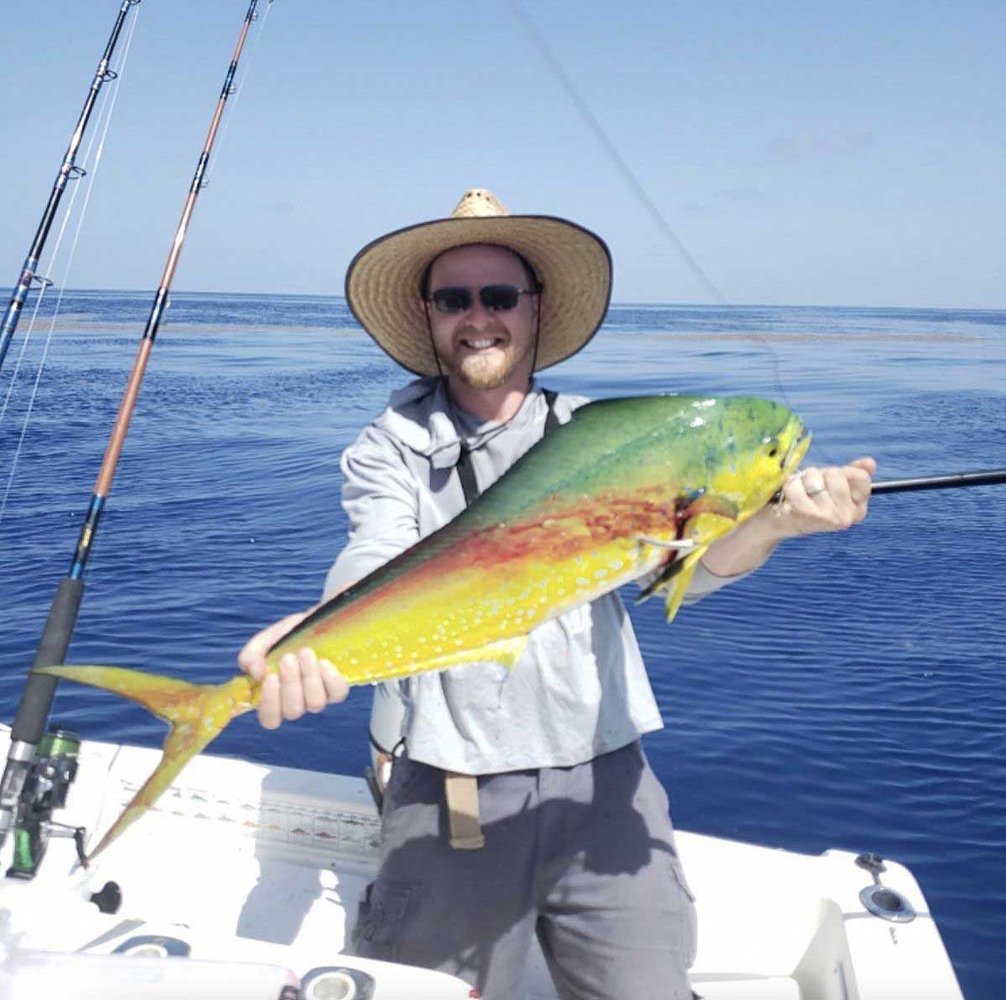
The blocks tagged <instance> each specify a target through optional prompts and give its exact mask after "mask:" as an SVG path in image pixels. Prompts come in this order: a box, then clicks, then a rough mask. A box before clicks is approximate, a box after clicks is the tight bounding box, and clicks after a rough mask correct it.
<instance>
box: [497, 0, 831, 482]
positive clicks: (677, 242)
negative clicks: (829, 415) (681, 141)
mask: <svg viewBox="0 0 1006 1000" xmlns="http://www.w3.org/2000/svg"><path fill="white" fill-rule="evenodd" d="M510 6H511V9H512V10H513V12H514V14H515V16H516V18H517V20H518V22H519V23H520V24H521V26H522V27H523V28H524V30H525V31H526V32H527V35H528V37H529V38H530V39H531V41H532V42H533V43H534V45H535V46H536V47H537V49H538V50H539V52H540V53H541V54H542V56H543V57H544V60H545V62H546V64H547V65H548V67H549V69H551V71H552V73H553V74H554V76H555V77H556V79H557V80H558V81H559V84H560V85H561V87H562V89H563V90H564V91H565V93H566V95H567V96H568V97H569V99H570V100H571V101H572V102H573V105H574V106H575V107H576V109H577V111H578V112H579V113H580V115H581V116H582V118H583V120H584V121H585V122H586V124H587V126H588V127H589V128H590V130H591V132H593V134H594V136H595V138H596V139H597V141H598V142H599V144H600V145H601V148H602V149H603V150H604V151H605V153H606V154H607V155H608V157H609V158H610V160H611V162H612V163H613V164H614V166H615V168H616V170H617V171H618V173H619V174H620V175H621V176H622V179H623V180H624V181H625V182H626V184H628V186H629V188H630V189H631V191H632V193H633V194H634V195H635V197H636V199H637V200H638V201H639V202H640V204H641V205H642V206H643V208H644V209H645V211H646V213H647V215H649V217H650V219H651V220H652V221H653V223H654V224H655V225H656V227H657V229H658V230H659V231H660V232H661V233H662V234H663V235H664V237H665V238H666V239H667V240H668V241H669V242H670V244H671V245H672V246H673V247H674V249H675V250H676V251H677V253H678V255H679V256H680V257H681V259H682V260H683V261H684V262H685V264H686V265H687V266H688V268H689V270H690V271H691V272H692V274H693V275H694V276H695V277H696V278H697V279H698V281H699V282H700V283H701V284H702V286H703V287H704V288H705V289H706V291H707V292H708V293H709V295H710V297H711V298H712V299H713V301H714V302H715V303H716V304H717V305H720V306H724V307H730V306H731V305H732V303H731V302H730V300H729V299H728V298H727V297H726V296H725V295H724V294H723V293H722V292H721V291H720V290H719V288H718V287H717V285H716V284H715V283H714V282H713V280H712V279H711V278H710V277H709V275H708V274H707V273H706V272H705V270H704V269H703V267H702V266H701V265H700V264H699V262H698V261H697V260H696V259H695V257H694V256H693V255H692V253H691V252H690V251H689V250H688V248H687V247H686V246H685V244H684V241H683V240H682V239H681V237H680V236H678V234H677V233H676V232H675V230H674V228H673V227H672V226H671V224H670V223H669V222H668V221H667V218H666V216H665V215H664V213H663V212H662V211H661V210H660V208H659V206H658V205H657V204H656V202H655V201H654V200H653V199H652V198H651V197H650V195H649V194H648V192H647V190H646V188H645V187H644V186H643V184H642V182H641V181H640V180H639V178H638V177H637V176H636V174H635V172H634V171H633V169H632V168H631V167H630V166H629V164H628V163H627V162H626V160H625V158H624V157H623V156H622V154H621V153H620V152H619V151H618V147H617V146H616V145H615V143H614V142H613V141H612V139H611V137H610V136H609V135H608V133H607V131H606V130H605V128H604V126H603V125H602V124H601V122H600V121H599V120H598V118H597V116H596V115H595V114H594V112H593V111H592V110H591V108H590V105H589V104H588V103H587V101H586V100H585V99H584V97H583V96H582V94H581V93H580V92H579V90H578V89H577V87H576V85H575V84H574V82H573V80H572V78H571V77H570V75H569V74H568V73H567V72H566V70H565V68H564V67H563V65H562V63H561V62H560V60H559V57H558V56H557V55H556V54H555V52H554V51H553V49H552V48H551V46H550V45H549V44H548V42H547V40H546V39H545V37H544V35H543V34H542V33H541V32H540V31H539V30H538V28H537V25H535V23H534V21H533V20H532V19H531V17H530V15H529V14H528V13H527V12H526V11H525V10H524V9H523V7H522V6H521V4H520V3H519V0H512V2H511V5H510ZM744 336H745V337H748V338H750V339H751V340H753V341H755V342H756V343H758V344H759V345H761V346H762V347H763V348H765V350H767V351H768V356H769V359H770V361H771V365H772V373H773V378H774V381H775V388H776V390H777V391H778V393H779V394H780V396H782V399H783V402H784V403H785V404H786V405H787V406H789V407H790V409H792V406H791V405H790V402H789V396H788V393H787V392H786V389H785V387H784V385H783V377H782V367H781V365H780V360H779V353H778V351H777V350H776V349H775V347H774V346H773V344H772V343H771V342H770V341H769V339H768V338H767V337H765V336H762V335H760V334H758V333H754V332H750V333H747V334H745V335H744ZM818 450H819V451H821V452H822V454H823V451H824V449H822V448H820V447H819V448H818ZM825 459H826V460H828V459H827V456H825ZM828 461H830V460H828ZM832 464H836V465H843V464H844V463H842V462H834V463H832Z"/></svg>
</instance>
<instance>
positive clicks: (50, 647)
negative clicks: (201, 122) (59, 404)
mask: <svg viewBox="0 0 1006 1000" xmlns="http://www.w3.org/2000/svg"><path fill="white" fill-rule="evenodd" d="M259 2H260V0H250V2H249V4H248V10H247V12H246V13H245V17H244V20H243V22H242V26H241V31H240V33H239V35H238V39H237V43H236V45H235V48H234V53H233V55H232V56H231V61H230V63H229V65H228V69H227V74H226V76H225V78H224V85H223V87H222V89H221V91H220V95H219V97H218V99H217V103H216V107H215V110H214V113H213V117H212V119H211V121H210V127H209V130H208V132H207V134H206V139H205V140H204V142H203V146H202V150H201V152H200V154H199V159H198V162H197V164H196V169H195V172H194V174H193V176H192V181H191V182H190V184H189V191H188V196H187V197H186V200H185V205H184V207H183V209H182V214H181V218H180V219H179V222H178V225H177V227H176V229H175V234H174V239H173V241H172V243H171V247H170V250H169V252H168V257H167V261H166V262H165V265H164V270H163V272H162V274H161V280H160V283H159V285H158V289H157V294H156V296H155V298H154V304H153V306H152V308H151V310H150V315H149V317H148V319H147V323H146V326H145V327H144V331H143V336H142V338H141V341H140V345H139V348H138V350H137V353H136V357H135V360H134V362H133V367H132V370H131V371H130V374H129V378H128V380H127V382H126V388H125V391H124V392H123V395H122V401H121V403H120V404H119V411H118V414H117V415H116V418H115V422H114V424H113V426H112V430H111V433H110V435H109V438H108V444H107V445H106V448H105V455H104V458H103V459H102V463H101V468H100V470H99V472H98V478H97V481H96V483H95V486H94V491H93V493H92V496H91V502H90V504H89V505H88V509H87V513H86V515H85V517H84V523H83V525H82V527H81V531H80V535H79V537H78V541H77V546H76V550H75V551H74V555H73V559H72V562H71V564H70V568H69V571H68V573H67V575H66V576H65V577H64V578H63V580H62V581H61V582H60V584H59V586H58V588H57V590H56V595H55V597H54V598H53V601H52V605H51V607H50V610H49V616H48V618H47V620H46V623H45V627H44V629H43V631H42V636H41V638H40V640H39V644H38V649H37V652H36V655H35V659H34V663H33V667H34V668H36V669H37V668H39V667H44V666H52V665H55V664H58V663H62V662H63V661H64V660H65V659H66V652H67V649H68V648H69V645H70V640H71V637H72V635H73V630H74V626H75V624H76V621H77V615H78V613H79V610H80V606H81V602H82V600H83V596H84V577H85V571H86V567H87V562H88V559H89V557H90V555H91V552H92V550H93V546H94V541H95V538H96V535H97V532H98V528H99V525H100V521H101V515H102V513H103V511H104V509H105V506H106V501H107V498H108V495H109V491H110V490H111V487H112V480H113V478H114V475H115V470H116V468H117V466H118V462H119V458H120V457H121V454H122V448H123V445H124V442H125V438H126V434H127V433H128V430H129V424H130V420H131V418H132V415H133V411H134V409H135V406H136V401H137V398H138V396H139V392H140V386H141V384H142V381H143V376H144V373H145V371H146V367H147V361H148V359H149V357H150V352H151V350H152V349H153V345H154V341H155V338H156V336H157V332H158V330H159V328H160V325H161V320H162V319H163V316H164V309H165V306H166V303H167V299H168V294H169V292H170V289H171V283H172V280H173V279H174V276H175V272H176V270H177V267H178V261H179V257H180V255H181V252H182V246H183V244H184V242H185V235H186V232H187V230H188V227H189V223H190V222H191V219H192V213H193V211H194V210H195V206H196V201H197V199H198V196H199V190H200V188H201V182H202V180H203V178H204V176H205V173H206V170H207V167H208V164H209V159H210V154H211V151H212V149H213V143H214V140H215V139H216V136H217V133H218V131H219V127H220V121H221V118H222V116H223V113H224V108H225V106H226V104H227V99H228V97H229V96H230V94H231V85H232V84H233V82H234V77H235V75H236V74H237V69H238V63H239V61H240V58H241V53H242V50H243V49H244V45H245V42H246V40H247V38H248V34H249V30H250V27H251V21H252V20H253V17H254V14H255V12H256V10H257V7H258V4H259ZM55 688H56V678H55V677H47V676H44V675H42V674H39V673H37V672H35V671H34V670H33V672H32V673H30V674H29V676H28V680H27V682H26V684H25V687H24V690H23V693H22V696H21V702H20V704H19V705H18V709H17V714H16V716H15V719H14V724H13V726H12V727H11V736H10V746H9V749H8V754H7V764H6V766H5V768H4V773H3V777H2V779H0V846H2V844H3V841H4V839H5V838H6V835H7V833H8V832H9V831H10V830H11V829H12V828H13V827H14V825H15V822H16V821H17V818H18V816H19V815H20V812H21V807H22V805H23V802H24V799H23V794H24V795H27V796H28V797H29V801H33V798H32V797H33V796H34V795H35V792H34V789H33V787H32V786H30V785H27V784H26V783H27V781H28V775H29V772H30V771H31V768H32V761H33V759H34V756H35V749H36V747H37V746H38V745H39V741H40V740H41V738H42V734H43V730H44V728H45V725H46V721H47V719H48V717H49V712H50V710H51V707H52V699H53V695H54V693H55Z"/></svg>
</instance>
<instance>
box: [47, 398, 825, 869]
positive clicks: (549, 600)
mask: <svg viewBox="0 0 1006 1000" xmlns="http://www.w3.org/2000/svg"><path fill="white" fill-rule="evenodd" d="M808 444H809V435H808V433H807V432H806V431H805V429H804V427H803V424H802V423H801V421H800V420H799V419H798V418H797V417H796V416H795V415H794V414H792V413H791V412H790V411H789V410H788V409H786V408H785V407H783V406H781V405H779V404H777V403H773V402H770V401H767V400H764V399H758V398H755V397H723V398H710V397H700V396H641V397H634V398H625V399H608V400H601V401H598V402H594V403H588V404H586V405H584V406H582V407H580V408H579V409H577V410H576V411H575V412H574V414H573V416H572V419H571V420H570V421H569V422H568V423H566V424H564V425H563V426H561V427H559V428H557V429H556V431H555V432H554V433H553V434H550V435H548V436H547V437H545V438H544V439H543V440H542V441H540V442H539V443H538V444H537V445H535V446H534V447H533V448H532V449H531V450H530V451H528V452H527V454H525V455H524V456H523V457H522V458H521V459H520V460H519V461H518V462H516V463H515V464H514V466H513V467H512V468H511V469H510V471H509V472H507V473H506V474H505V475H504V476H503V477H501V478H500V479H499V480H498V481H497V482H496V483H495V484H494V485H493V486H492V487H490V488H489V489H488V490H486V492H485V493H484V494H482V496H480V497H479V498H478V499H477V500H475V501H474V502H473V503H472V504H471V506H470V507H468V508H467V509H466V510H464V511H463V512H462V513H461V514H459V515H458V517H456V518H455V519H454V520H453V521H451V522H450V523H449V524H447V525H445V526H444V527H443V528H441V529H440V530H438V531H436V532H434V533H433V534H431V535H429V536H427V537H426V538H424V539H422V540H421V541H419V542H417V543H416V544H415V545H413V546H412V547H411V548H409V549H407V550H406V551H405V552H403V553H402V554H401V555H399V556H397V557H396V558H394V559H392V560H391V561H390V562H388V563H387V564H386V565H384V566H383V567H381V568H380V569H377V570H375V571H374V572H373V573H371V574H370V575H369V576H367V577H365V578H364V579H362V580H361V581H360V582H359V583H357V584H355V585H354V586H353V587H351V588H349V589H348V590H346V591H344V592H343V593H341V594H339V595H338V596H336V597H334V598H333V599H332V600H330V601H328V602H327V603H325V604H323V605H321V606H320V607H319V608H318V609H317V610H315V611H314V612H313V613H312V614H311V615H309V616H308V617H307V618H305V619H304V620H303V621H302V622H300V623H299V624H298V625H297V626H295V627H294V628H293V629H291V630H290V632H288V633H287V634H286V635H285V636H284V637H283V638H281V639H280V640H279V641H278V642H277V643H276V644H275V645H274V646H273V647H272V648H271V649H270V651H269V653H268V655H267V664H268V666H269V667H270V669H273V670H275V669H277V665H278V663H279V661H280V659H281V658H282V657H283V656H284V655H285V654H286V653H289V652H293V651H295V650H297V649H300V648H302V647H309V648H311V649H313V650H314V651H315V653H317V655H318V656H319V657H323V658H325V659H327V660H330V661H331V662H332V663H333V664H335V665H336V667H337V668H338V670H339V672H340V673H341V674H342V676H343V677H344V678H345V679H346V680H347V681H348V682H349V683H350V684H351V685H352V684H363V683H367V682H374V681H381V680H390V679H392V678H397V677H407V676H409V675H411V674H415V673H419V672H420V671H424V670H441V669H444V668H446V667H453V666H457V665H459V664H465V663H473V662H479V661H495V662H497V663H500V664H503V665H504V666H507V667H511V666H513V664H514V663H515V662H516V661H517V659H518V658H519V657H520V655H521V653H522V652H523V650H524V646H525V644H526V642H527V635H528V633H529V632H530V631H531V629H533V628H534V627H535V626H536V625H539V624H541V623H542V622H544V621H547V620H549V619H552V618H555V617H557V616H559V615H561V614H563V613H564V612H566V611H569V610H570V609H572V608H574V607H576V606H578V605H580V604H584V603H586V602H588V601H591V600H593V599H595V598H597V597H600V596H601V595H602V594H606V593H608V592H609V591H612V590H614V589H615V588H617V587H620V586H622V585H623V584H625V583H628V582H630V581H632V580H637V579H639V578H641V577H644V578H646V579H645V583H646V586H645V589H644V590H643V595H642V596H643V597H649V596H651V595H653V594H656V593H660V594H663V595H664V598H665V604H666V611H667V618H668V621H670V620H671V619H672V618H673V617H674V614H675V613H676V611H677V609H678V606H679V605H680V603H681V600H682V598H683V596H684V594H685V591H686V590H687V587H688V583H689V581H690V579H691V577H692V575H693V574H694V572H695V568H696V565H697V563H698V560H699V559H700V558H701V557H702V554H703V552H705V550H706V549H707V548H708V547H709V545H710V544H711V543H712V542H713V541H715V540H716V539H717V538H720V537H721V536H723V535H725V534H727V532H729V531H731V530H732V529H733V528H735V527H736V526H737V525H739V524H742V523H743V522H744V521H746V520H747V519H748V518H749V517H751V516H752V515H753V514H755V513H756V512H757V511H759V510H760V509H761V508H762V507H764V506H765V505H766V504H767V503H768V502H769V501H770V500H771V498H772V497H773V495H774V494H775V493H776V492H777V491H778V490H779V488H780V487H781V486H782V484H783V483H784V482H785V480H786V479H787V478H788V477H789V476H790V475H792V474H793V472H794V471H795V470H796V468H797V467H798V466H799V464H800V461H801V460H802V458H803V456H804V454H805V452H806V450H807V446H808ZM39 672H40V673H45V674H50V675H53V676H56V677H61V678H65V679H68V680H74V681H79V682H81V683H84V684H90V685H93V686H95V687H100V688H105V689H107V690H110V691H114V692H116V693H118V694H121V695H124V696H126V697H128V698H132V699H133V700H134V701H137V702H139V703H140V704H142V705H144V706H145V707H146V708H148V709H149V710H150V711H151V712H153V713H154V714H155V715H158V716H159V717H160V718H162V719H164V720H165V721H167V722H168V723H169V724H170V732H169V734H168V737H167V740H166V741H165V744H164V752H163V756H162V758H161V761H160V763H159V764H158V766H157V768H156V770H155V771H154V773H153V774H152V775H151V776H150V778H149V779H148V780H147V782H146V783H145V784H144V785H143V787H142V788H141V789H140V791H139V792H137V794H136V796H135V797H134V798H133V800H132V801H131V802H130V803H129V805H127V806H126V808H125V810H124V811H123V813H122V814H121V815H120V816H119V818H118V819H117V820H116V821H115V823H114V824H113V825H112V827H111V828H110V829H109V831H108V832H107V833H106V834H105V835H104V837H103V838H102V839H101V841H100V842H99V843H98V845H97V847H95V849H94V850H93V851H92V852H91V855H90V857H92V858H93V857H94V856H95V855H96V854H98V853H99V852H100V851H102V850H104V849H105V848H106V847H107V846H108V845H109V844H110V843H111V842H112V841H113V840H115V839H116V837H118V836H119V834H121V833H122V832H123V831H124V830H125V829H126V827H128V826H129V825H130V824H131V823H132V822H133V821H134V820H136V819H137V818H139V816H140V815H142V813H143V812H144V811H145V810H146V809H148V808H149V807H150V806H151V805H152V804H153V803H154V801H156V799H157V798H158V796H159V795H161V793H162V792H164V791H165V790H166V789H167V788H168V786H169V785H170V784H171V782H172V781H173V780H174V779H175V777H177V775H178V773H179V772H180V771H181V769H182V768H183V767H184V766H185V764H186V763H188V761H189V760H190V759H191V758H192V757H194V756H195V755H196V754H197V753H199V752H200V751H201V750H202V749H203V748H204V747H205V746H206V745H207V744H208V743H210V741H211V740H213V739H214V738H215V737H216V736H217V735H218V734H219V733H220V732H221V731H222V730H223V728H224V727H225V726H226V725H227V724H228V723H229V722H230V721H231V719H233V718H235V717H236V716H238V715H240V714H242V713H243V712H247V711H249V710H250V709H252V708H254V707H255V706H256V705H257V704H258V700H259V697H260V693H261V691H260V683H259V682H258V681H255V680H253V679H252V678H251V677H248V676H246V675H245V674H239V675H238V676H237V677H234V678H232V679H231V680H229V681H226V682H225V683H223V684H216V685H204V684H192V683H190V682H188V681H183V680H179V679H176V678H170V677H162V676H158V675H155V674H149V673H146V672H143V671H138V670H127V669H124V668H121V667H106V666H54V667H45V668H41V669H40V670H39Z"/></svg>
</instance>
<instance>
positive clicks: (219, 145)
mask: <svg viewBox="0 0 1006 1000" xmlns="http://www.w3.org/2000/svg"><path fill="white" fill-rule="evenodd" d="M271 10H272V0H268V3H266V7H265V13H264V14H263V15H262V21H261V23H260V24H259V26H258V29H257V30H256V32H255V35H254V37H253V38H252V42H251V45H250V46H249V48H248V57H247V60H243V62H244V70H243V71H242V73H241V81H240V83H236V84H234V85H233V86H232V87H231V94H232V95H233V97H234V100H233V101H232V102H231V114H230V117H228V118H225V119H224V121H223V127H222V128H221V129H220V136H219V138H218V139H217V141H216V156H215V157H214V159H213V161H212V162H211V163H210V166H209V169H208V170H207V171H206V175H205V177H204V178H203V187H204V188H205V187H209V184H210V181H211V180H212V179H213V174H214V171H215V170H216V165H217V164H218V163H219V162H220V160H221V154H222V152H223V150H224V149H225V148H226V146H227V136H228V134H229V132H230V127H231V122H232V121H233V120H234V115H236V114H237V109H238V105H239V104H240V103H241V93H242V91H243V90H244V86H245V81H246V80H247V79H248V74H249V73H250V72H251V68H252V64H253V63H254V61H255V53H256V52H257V51H258V46H259V42H260V41H261V40H262V34H263V32H264V31H265V27H266V25H267V24H268V23H269V12H270V11H271ZM253 20H255V21H258V20H259V16H258V12H257V11H256V13H255V17H254V18H253Z"/></svg>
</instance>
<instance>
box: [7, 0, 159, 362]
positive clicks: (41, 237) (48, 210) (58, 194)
mask: <svg viewBox="0 0 1006 1000" xmlns="http://www.w3.org/2000/svg"><path fill="white" fill-rule="evenodd" d="M139 3H140V0H122V3H121V4H120V6H119V13H118V16H117V17H116V19H115V26H114V27H113V28H112V33H111V34H110V35H109V36H108V41H107V42H106V44H105V51H104V52H103V53H102V55H101V59H100V61H99V62H98V68H97V70H95V73H94V79H93V80H92V81H91V87H90V89H89V90H88V92H87V100H86V101H84V107H83V109H82V110H81V112H80V117H79V118H78V119H77V126H76V128H74V130H73V135H72V136H71V137H70V145H69V146H67V148H66V153H65V154H64V155H63V162H62V164H61V165H60V168H59V173H58V174H56V180H55V181H54V182H53V185H52V191H51V192H50V194H49V200H48V201H47V202H46V205H45V210H44V211H43V212H42V220H41V221H40V222H39V224H38V229H37V230H36V231H35V238H34V239H33V240H32V242H31V247H30V248H29V250H28V255H27V256H26V257H25V259H24V264H22V266H21V277H20V278H19V279H18V283H17V287H16V288H15V289H14V293H13V294H12V295H11V299H10V302H9V303H8V305H7V311H6V312H5V313H4V317H3V323H2V324H0V368H2V367H3V362H4V358H5V357H6V356H7V350H8V348H9V347H10V344H11V341H12V340H13V339H14V331H15V330H16V329H17V324H18V320H19V319H20V318H21V310H22V308H23V306H24V303H25V300H26V299H27V298H28V292H29V290H30V289H31V286H32V282H34V281H38V282H39V283H40V284H41V285H42V286H43V287H44V286H45V285H51V284H52V282H51V281H50V280H49V278H46V277H43V276H42V275H40V274H37V273H36V268H37V267H38V263H39V259H40V258H41V256H42V250H43V249H44V248H45V241H46V240H47V239H48V237H49V230H50V229H51V228H52V223H53V220H54V219H55V218H56V212H57V210H58V209H59V203H60V200H61V199H62V197H63V192H64V191H65V190H66V186H67V184H68V183H69V182H70V181H75V180H80V178H82V177H84V176H85V174H86V173H87V171H85V170H84V168H83V167H78V166H77V164H76V162H75V160H76V157H77V150H78V149H79V148H80V143H81V141H82V140H83V138H84V132H85V131H86V129H87V124H88V122H89V121H90V119H91V112H92V111H93V110H94V106H95V104H96V103H97V100H98V94H99V92H100V91H101V88H102V86H103V85H104V84H106V83H110V82H111V81H112V80H114V79H115V78H116V77H117V76H118V74H117V73H116V72H115V70H111V69H109V68H108V64H109V62H110V60H111V58H112V53H113V52H114V51H115V46H116V44H117V43H118V41H119V35H120V34H121V33H122V28H123V25H124V24H125V23H126V15H127V14H128V13H129V9H130V8H131V7H135V6H137V5H138V4H139Z"/></svg>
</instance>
